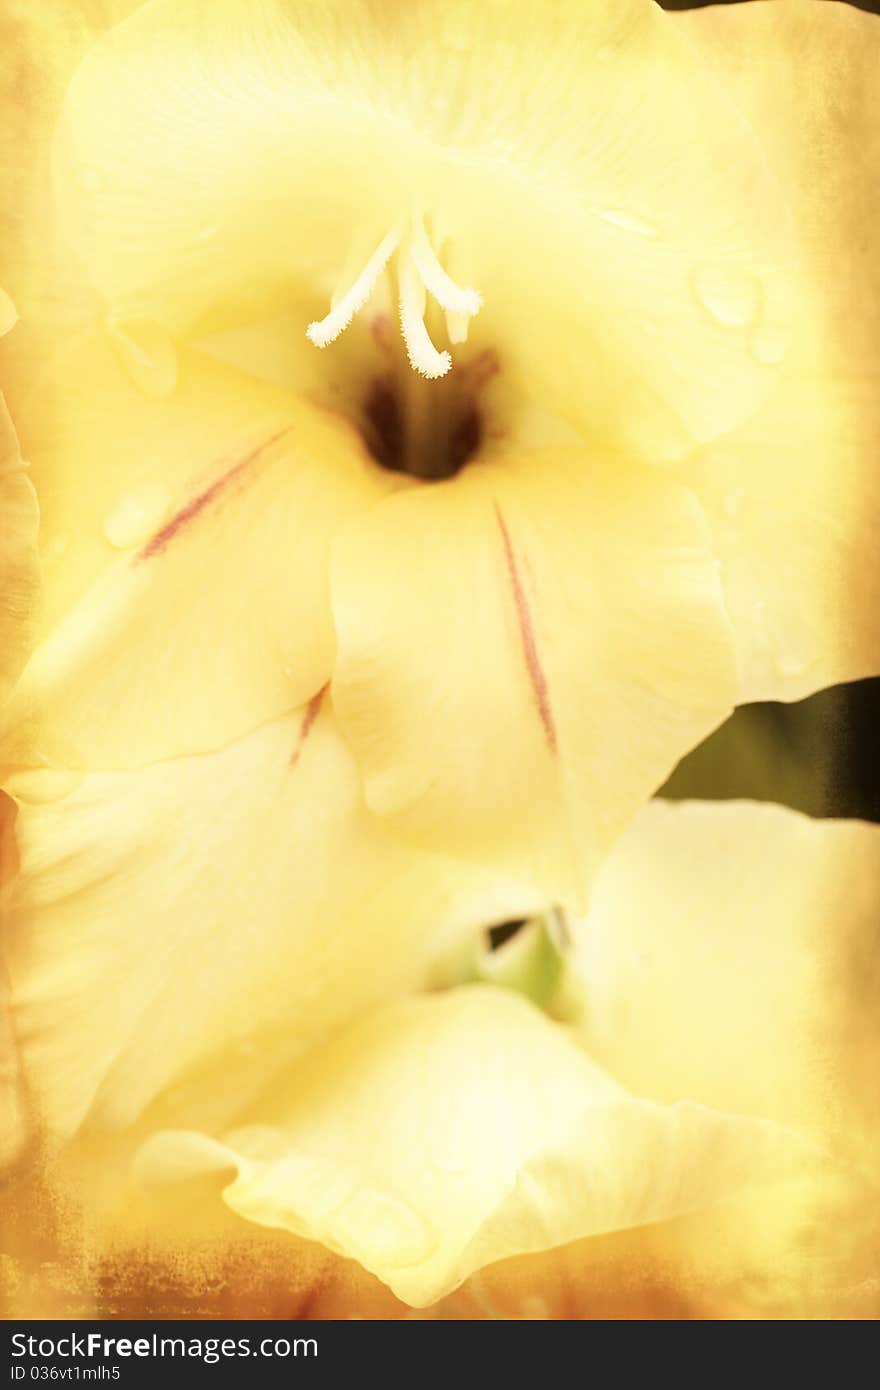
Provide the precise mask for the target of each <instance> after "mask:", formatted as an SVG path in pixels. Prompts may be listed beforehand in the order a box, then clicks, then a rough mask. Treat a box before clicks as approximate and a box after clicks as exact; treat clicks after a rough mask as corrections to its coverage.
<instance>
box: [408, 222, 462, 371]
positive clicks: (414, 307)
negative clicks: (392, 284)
mask: <svg viewBox="0 0 880 1390" xmlns="http://www.w3.org/2000/svg"><path fill="white" fill-rule="evenodd" d="M397 278H398V285H399V288H400V327H401V331H402V333H403V341H404V342H405V344H406V354H407V357H408V358H409V365H410V366H411V367H412V368H413V369H414V370H415V371H417V372H420V373H421V374H422V376H426V377H428V379H429V380H433V379H434V378H435V377H438V376H445V375H446V373H447V372H448V371H449V369H450V367H451V366H452V358H451V357H450V355H449V353H448V352H438V351H437V349H436V348H435V346H434V344H433V343H432V342H431V339H430V337H429V336H428V330H427V328H426V327H425V286H424V284H423V282H422V280H421V279H420V277H419V274H418V271H417V270H416V267H415V263H414V261H413V258H412V256H411V255H410V248H409V246H408V245H407V246H405V247H404V249H403V251H402V253H401V255H400V258H399V263H398V277H397Z"/></svg>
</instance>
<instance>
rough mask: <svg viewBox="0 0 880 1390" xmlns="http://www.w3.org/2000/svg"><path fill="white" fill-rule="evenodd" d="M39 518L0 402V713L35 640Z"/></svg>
mask: <svg viewBox="0 0 880 1390" xmlns="http://www.w3.org/2000/svg"><path fill="white" fill-rule="evenodd" d="M39 521H40V513H39V508H38V506H37V499H36V495H35V493H34V489H33V487H32V485H31V483H30V481H29V479H28V477H27V475H26V473H25V465H24V463H23V462H22V458H21V454H20V452H19V447H18V439H17V437H16V433H15V429H14V428H13V425H12V421H11V420H10V418H9V414H8V412H7V409H6V406H5V404H4V401H3V397H2V396H0V708H2V706H3V705H4V704H5V702H6V700H7V699H8V697H9V693H10V691H11V690H12V688H13V686H14V684H15V682H16V680H17V679H18V677H19V675H20V674H21V670H22V667H23V666H24V664H25V661H26V660H27V657H28V655H29V653H30V650H31V647H32V645H33V642H34V639H35V637H36V628H37V612H38V605H39V601H40V584H39V563H38V559H37V530H38V528H39Z"/></svg>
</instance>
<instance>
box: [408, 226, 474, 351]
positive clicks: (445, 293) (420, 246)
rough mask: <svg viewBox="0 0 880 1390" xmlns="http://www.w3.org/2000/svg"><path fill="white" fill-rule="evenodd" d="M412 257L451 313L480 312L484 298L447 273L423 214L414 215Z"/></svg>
mask: <svg viewBox="0 0 880 1390" xmlns="http://www.w3.org/2000/svg"><path fill="white" fill-rule="evenodd" d="M410 249H411V251H412V258H413V260H414V261H415V265H416V269H417V270H418V272H419V275H420V276H421V277H422V283H423V284H424V286H425V288H426V289H427V290H429V291H430V293H431V294H432V295H433V296H434V298H435V299H436V301H437V303H438V304H439V305H440V307H441V309H446V310H447V312H448V313H451V314H466V315H467V316H468V317H469V318H473V316H474V314H478V313H479V312H480V306H481V305H482V302H483V301H482V299H481V298H480V295H479V294H478V293H477V291H476V290H472V289H462V287H461V285H457V284H456V283H455V281H454V280H453V279H452V276H451V275H447V273H446V271H445V270H444V269H443V267H442V265H441V264H440V262H439V261H438V259H437V255H436V252H435V251H434V248H433V246H432V245H431V243H430V241H429V240H428V235H427V233H426V231H425V227H424V223H423V222H422V219H421V218H420V217H414V218H413V224H412V237H411V240H410ZM454 341H456V340H455V339H453V342H454Z"/></svg>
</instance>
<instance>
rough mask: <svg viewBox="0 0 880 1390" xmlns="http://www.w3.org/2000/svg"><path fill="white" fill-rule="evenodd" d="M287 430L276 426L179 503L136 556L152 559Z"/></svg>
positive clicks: (288, 430)
mask: <svg viewBox="0 0 880 1390" xmlns="http://www.w3.org/2000/svg"><path fill="white" fill-rule="evenodd" d="M289 433H290V426H287V427H286V428H285V429H283V430H278V431H277V433H276V434H273V435H271V436H270V438H269V439H264V440H263V443H262V444H258V445H257V447H256V449H252V450H251V452H250V453H249V454H248V455H247V457H246V458H243V459H239V461H238V463H236V464H233V466H232V468H229V469H227V471H226V472H225V473H223V474H222V475H221V476H220V477H219V478H216V479H215V480H214V482H213V483H211V484H210V485H209V486H208V487H206V488H205V489H204V490H203V491H202V492H200V493H198V494H197V495H196V496H195V497H192V498H191V499H190V500H189V502H187V504H186V506H185V507H181V509H180V511H179V512H175V514H174V516H173V517H172V518H171V520H170V521H166V522H165V525H164V526H163V527H161V529H160V530H158V531H157V532H156V534H155V535H154V536H151V537H150V539H149V540H148V541H147V543H146V545H145V546H144V547H143V549H141V550H140V551H138V554H137V556H136V559H137V560H152V559H153V557H154V556H155V555H161V553H162V551H163V550H164V549H165V548H166V546H167V545H168V544H169V542H170V541H173V540H174V537H175V536H176V535H177V534H178V532H180V531H182V530H183V528H184V527H185V526H188V525H189V523H190V522H191V521H193V520H194V519H195V517H197V516H198V515H199V512H201V511H203V510H204V509H205V507H207V506H208V505H209V503H211V502H213V501H214V500H215V498H217V497H219V496H220V494H221V492H224V491H225V490H226V488H227V487H228V486H229V484H230V483H231V482H233V481H234V480H235V479H236V478H237V477H238V476H239V474H240V473H243V472H244V470H245V469H246V468H249V467H250V465H251V464H252V463H254V462H255V461H256V460H257V459H258V458H259V457H260V455H261V454H263V453H265V451H266V450H267V449H268V448H270V446H271V445H273V444H275V443H277V442H278V440H279V439H282V438H283V436H284V435H285V434H289Z"/></svg>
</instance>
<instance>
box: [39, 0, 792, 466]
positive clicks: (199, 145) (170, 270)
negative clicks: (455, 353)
mask: <svg viewBox="0 0 880 1390" xmlns="http://www.w3.org/2000/svg"><path fill="white" fill-rule="evenodd" d="M133 149H136V150H137V158H132V150H133ZM57 170H58V179H57V185H58V191H59V194H60V197H61V200H62V201H61V206H62V208H63V210H64V213H65V216H66V219H67V225H68V227H69V230H70V233H71V235H72V237H73V240H74V242H75V244H76V246H77V247H78V249H79V251H80V253H81V254H82V256H83V257H84V258H85V261H86V263H87V265H88V267H89V269H90V272H91V275H92V277H93V279H94V281H95V283H96V284H97V285H98V287H99V289H100V290H101V292H102V294H103V295H104V297H105V300H106V301H107V303H108V304H109V305H110V306H111V307H113V308H116V309H119V310H120V311H121V312H122V313H123V314H125V315H135V316H143V315H145V314H146V315H148V316H151V317H153V316H155V317H158V318H160V319H161V320H162V321H163V322H165V323H166V324H167V325H168V326H171V327H174V328H189V327H191V326H193V325H196V324H205V323H208V322H213V321H216V320H217V317H218V315H223V314H227V313H230V312H231V313H233V314H238V315H239V316H247V315H249V314H251V315H253V314H254V313H255V312H256V311H257V310H258V309H260V308H262V306H264V305H265V304H266V303H267V302H277V300H278V298H279V296H281V297H293V298H295V297H297V296H301V295H302V294H303V293H304V292H311V293H314V291H315V290H316V289H317V290H320V292H322V293H324V294H325V295H326V296H327V308H328V309H329V300H330V296H331V294H332V292H333V291H334V290H335V289H337V288H338V287H339V281H340V277H341V276H343V275H344V274H345V268H346V266H347V265H349V263H350V260H351V257H352V255H353V254H354V253H357V254H358V255H359V256H360V263H361V265H363V264H365V263H366V260H367V258H368V257H369V255H370V254H371V252H372V251H373V250H374V249H375V247H377V246H378V245H379V243H380V242H381V240H382V239H383V238H384V237H385V236H386V235H387V234H388V232H389V231H390V229H391V228H392V227H394V226H395V224H398V223H399V222H400V221H401V219H403V221H404V222H406V220H407V219H408V218H409V217H410V216H411V215H423V214H424V215H425V216H426V217H427V218H428V220H429V224H430V226H431V228H432V234H433V235H435V236H436V237H437V238H438V239H439V242H440V243H442V244H443V246H444V247H446V248H447V250H448V252H449V254H450V255H451V256H452V257H453V258H454V260H455V263H456V265H457V266H460V267H461V269H460V272H457V276H458V278H459V279H460V281H461V283H462V284H468V285H473V286H474V287H475V288H476V290H477V291H479V292H480V294H481V295H482V299H483V308H482V310H481V314H480V325H481V332H486V333H487V334H488V335H489V337H490V339H491V340H492V341H493V343H494V345H495V347H496V348H497V349H498V350H499V351H500V352H501V353H502V355H503V358H504V362H505V366H506V369H507V370H508V371H509V372H510V373H511V374H512V376H513V377H515V378H516V379H517V380H518V381H519V382H520V384H521V387H522V389H523V390H526V391H529V392H531V393H533V394H535V395H537V396H540V397H541V399H542V400H544V401H546V402H547V403H548V404H550V405H551V406H552V408H554V409H557V410H560V411H562V413H564V414H567V415H569V416H571V417H572V418H574V419H576V420H577V421H578V422H579V424H580V425H581V426H583V427H585V428H587V429H588V430H589V431H590V432H591V433H593V434H598V435H600V436H603V435H605V436H607V435H609V434H610V435H611V436H612V437H614V438H616V439H618V440H619V439H620V438H621V437H623V438H624V439H626V440H627V442H629V443H632V444H637V445H638V447H639V448H640V450H641V451H642V452H643V453H644V454H645V455H650V456H651V457H658V456H663V457H665V456H669V455H670V454H675V453H680V452H681V451H682V450H683V449H685V448H687V447H688V445H689V443H690V442H691V441H693V439H694V438H697V439H704V438H706V437H709V436H711V435H713V434H714V433H716V432H717V431H718V430H719V429H721V428H724V427H726V426H729V425H731V424H732V423H733V422H734V421H735V420H737V419H739V418H741V417H742V416H743V415H745V414H747V413H748V412H749V411H750V410H751V409H752V408H753V407H754V405H755V404H756V402H757V401H758V399H759V398H760V397H761V395H762V394H763V392H764V391H765V389H766V386H767V384H768V381H769V378H770V376H771V375H772V372H773V368H774V366H775V362H773V361H769V360H767V356H766V354H764V355H762V354H761V353H760V352H758V351H757V350H756V348H755V342H756V333H757V332H758V330H759V329H761V330H762V331H766V332H768V333H772V334H773V335H774V341H776V342H777V343H778V342H780V341H782V339H783V337H784V333H785V324H786V322H787V315H788V307H787V303H786V302H785V301H786V294H785V292H784V290H783V285H782V280H783V274H782V272H781V271H780V270H779V265H780V263H784V261H785V259H786V254H785V245H786V235H785V225H786V218H785V210H784V207H782V205H781V203H780V201H779V197H778V193H777V189H776V185H775V182H774V180H773V178H772V177H771V176H770V175H769V174H768V171H767V169H766V166H765V162H764V158H763V154H762V152H761V149H760V145H759V143H758V142H757V141H756V140H755V138H754V136H753V134H752V132H751V131H750V130H749V129H748V128H747V127H746V125H745V124H744V123H743V122H742V120H741V118H740V117H739V115H738V113H737V112H736V111H735V110H734V108H733V107H732V106H731V105H730V104H729V103H728V102H727V100H726V98H725V95H724V92H723V89H721V88H720V87H719V84H718V83H717V82H716V81H715V80H714V79H713V78H711V77H707V75H706V73H705V71H704V65H703V63H702V62H701V61H700V60H699V59H698V58H695V55H694V54H693V52H692V51H691V50H690V48H689V46H688V45H687V44H685V43H682V42H681V40H680V36H679V35H678V33H677V31H676V30H675V28H674V26H673V24H672V23H671V21H670V20H669V18H668V17H667V16H666V15H664V14H663V13H662V11H660V9H659V8H658V7H657V6H656V5H655V4H653V3H651V0H559V3H556V4H553V5H552V6H548V5H547V4H546V3H544V0H485V2H484V3H480V4H473V3H471V0H414V3H409V4H406V5H404V4H397V3H392V2H391V0H330V3H326V2H325V0H321V3H317V0H287V3H281V0H157V2H156V3H151V4H147V5H145V6H144V7H143V8H142V9H141V10H140V11H138V13H137V14H135V15H134V16H133V17H132V18H131V19H130V20H128V21H127V22H126V23H124V24H123V25H121V26H119V27H118V28H117V29H116V30H115V31H114V32H113V33H112V34H111V35H110V37H109V38H108V39H107V40H106V41H104V42H102V43H101V44H99V45H98V46H96V47H95V49H94V50H93V52H92V53H91V54H90V55H89V57H88V59H87V60H86V62H85V63H84V65H83V66H82V68H81V69H80V71H79V73H78V75H77V77H76V78H75V80H74V83H73V86H72V88H71V92H70V95H69V100H68V104H67V109H66V117H65V120H64V122H63V124H62V127H61V130H60V133H59V140H58V164H57ZM447 250H444V251H443V254H444V255H446V254H447ZM303 329H305V322H304V323H303ZM331 350H332V349H331ZM780 351H781V349H780ZM775 356H776V359H777V360H778V356H779V353H778V352H777V353H776V354H775Z"/></svg>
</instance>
